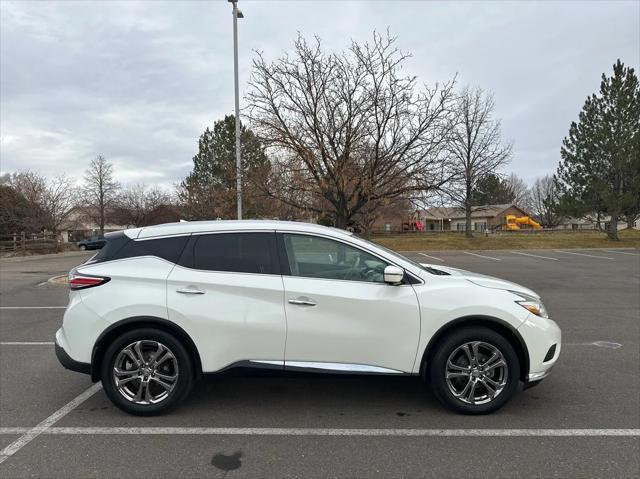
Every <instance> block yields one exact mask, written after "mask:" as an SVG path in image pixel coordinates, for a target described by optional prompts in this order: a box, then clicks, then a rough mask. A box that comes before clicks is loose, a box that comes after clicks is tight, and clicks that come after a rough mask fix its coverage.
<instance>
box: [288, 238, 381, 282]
mask: <svg viewBox="0 0 640 479" xmlns="http://www.w3.org/2000/svg"><path fill="white" fill-rule="evenodd" d="M283 237H284V245H285V249H286V251H287V259H288V261H289V268H290V270H291V275H292V276H302V277H306V278H322V279H339V280H346V281H365V282H369V283H384V269H385V268H386V267H387V266H388V264H387V263H386V262H384V261H382V260H380V259H378V258H377V257H375V256H373V255H371V254H369V253H366V252H364V251H362V250H360V249H358V248H354V247H352V246H349V245H346V244H344V243H341V242H339V241H334V240H330V239H327V238H321V237H318V236H307V235H299V234H284V235H283Z"/></svg>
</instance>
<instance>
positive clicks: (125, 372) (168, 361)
mask: <svg viewBox="0 0 640 479" xmlns="http://www.w3.org/2000/svg"><path fill="white" fill-rule="evenodd" d="M178 374H179V368H178V360H177V359H176V356H175V355H174V354H173V352H172V351H171V350H170V349H169V348H168V347H167V346H165V345H164V344H162V343H160V342H158V341H151V340H141V341H136V342H134V343H131V344H129V345H128V346H126V347H124V348H123V349H122V350H121V351H120V352H119V353H118V355H117V356H116V360H115V362H114V365H113V380H114V384H115V386H116V389H117V390H118V392H119V393H120V394H121V395H122V396H124V397H125V398H126V399H127V400H128V401H130V402H133V403H135V404H141V405H145V404H158V403H160V402H162V401H164V400H165V399H167V398H168V397H169V395H170V394H171V392H172V391H173V390H174V388H175V387H176V384H177V383H178Z"/></svg>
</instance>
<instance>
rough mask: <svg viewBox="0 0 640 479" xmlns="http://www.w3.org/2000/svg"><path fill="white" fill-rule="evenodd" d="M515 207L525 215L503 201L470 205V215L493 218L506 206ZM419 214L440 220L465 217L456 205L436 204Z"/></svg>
mask: <svg viewBox="0 0 640 479" xmlns="http://www.w3.org/2000/svg"><path fill="white" fill-rule="evenodd" d="M511 207H514V208H517V209H518V210H520V211H521V212H522V214H524V215H526V213H525V212H524V211H523V210H522V208H520V207H518V206H516V205H514V204H512V203H505V204H501V205H481V206H473V207H471V217H472V218H494V217H496V216H498V215H500V213H502V212H503V211H504V210H506V209H508V208H511ZM419 214H420V216H421V217H424V219H427V220H440V219H445V220H446V219H462V218H465V217H466V215H465V211H464V208H461V207H458V206H453V207H451V206H439V207H438V206H437V207H434V208H427V209H426V210H423V211H420V213H419Z"/></svg>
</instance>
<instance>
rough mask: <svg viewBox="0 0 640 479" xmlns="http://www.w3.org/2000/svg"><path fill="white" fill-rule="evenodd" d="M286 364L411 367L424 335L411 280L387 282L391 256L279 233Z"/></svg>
mask: <svg viewBox="0 0 640 479" xmlns="http://www.w3.org/2000/svg"><path fill="white" fill-rule="evenodd" d="M279 241H280V252H281V256H285V258H286V260H285V261H286V263H285V264H283V268H285V269H287V270H288V271H285V273H288V274H285V275H284V276H283V281H284V288H285V308H286V311H287V325H288V332H287V345H286V354H285V367H286V368H292V369H293V368H305V369H326V370H335V371H351V372H371V373H399V372H410V371H412V369H413V363H414V361H415V357H416V351H417V348H418V340H419V337H420V311H419V307H418V300H417V297H416V294H415V291H414V290H413V287H412V286H411V285H410V284H403V285H398V286H393V285H389V284H386V283H384V268H385V267H386V266H388V264H389V263H388V262H386V261H385V260H383V259H381V258H379V257H377V256H375V255H373V254H370V253H368V252H366V251H364V250H362V249H360V248H357V247H355V246H353V245H349V244H346V243H344V242H342V241H337V240H334V239H331V238H326V237H321V236H316V235H307V234H289V233H284V234H281V235H279Z"/></svg>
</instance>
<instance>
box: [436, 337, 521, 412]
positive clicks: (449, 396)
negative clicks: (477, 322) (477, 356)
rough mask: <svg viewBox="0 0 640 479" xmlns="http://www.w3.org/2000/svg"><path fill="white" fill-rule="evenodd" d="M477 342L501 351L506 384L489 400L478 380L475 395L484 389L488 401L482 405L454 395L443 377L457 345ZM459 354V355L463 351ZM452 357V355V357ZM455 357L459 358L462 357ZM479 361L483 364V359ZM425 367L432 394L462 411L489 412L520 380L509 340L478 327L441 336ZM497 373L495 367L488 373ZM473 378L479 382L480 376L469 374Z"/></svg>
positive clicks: (514, 353)
mask: <svg viewBox="0 0 640 479" xmlns="http://www.w3.org/2000/svg"><path fill="white" fill-rule="evenodd" d="M477 341H480V342H482V343H484V344H486V345H489V346H491V347H493V348H496V349H497V350H498V351H499V352H500V353H501V354H502V357H503V358H504V362H505V363H506V378H505V381H506V384H504V387H503V388H502V390H501V391H500V392H499V393H498V394H496V395H495V397H493V399H488V398H489V395H488V392H489V390H488V389H487V388H485V387H484V386H483V385H482V383H478V384H479V386H478V394H482V393H483V392H485V393H487V394H486V396H487V399H485V400H487V401H488V402H485V403H483V404H471V403H468V402H465V401H464V400H462V399H460V398H459V397H456V395H455V394H454V393H453V391H452V390H451V388H450V386H449V384H448V383H447V378H446V369H447V362H448V360H449V358H450V356H451V355H452V354H454V353H455V352H456V351H460V350H458V348H459V347H461V346H463V345H465V344H467V343H473V342H477ZM483 347H484V346H483ZM481 350H482V347H481ZM460 354H461V355H462V353H460ZM455 357H456V356H455V355H454V358H455ZM457 357H458V358H460V357H461V356H457ZM485 361H486V359H485ZM480 364H482V360H481V361H480ZM426 366H427V377H428V379H429V383H430V385H431V389H432V391H433V393H434V395H435V396H436V397H437V398H438V400H439V401H440V402H441V403H442V404H444V405H445V406H446V407H448V408H449V409H452V410H454V411H456V412H459V413H462V414H488V413H491V412H493V411H496V410H498V409H500V408H501V407H502V406H504V405H505V404H506V403H507V402H508V401H509V399H511V397H512V396H513V395H514V393H515V392H516V391H517V390H518V385H519V382H520V361H519V360H518V355H517V354H516V352H515V350H514V349H513V346H511V343H509V341H508V340H507V339H506V338H505V337H504V336H502V335H501V334H500V333H497V332H496V331H494V330H492V329H489V328H485V327H481V326H471V327H466V328H461V329H459V330H455V331H452V332H451V333H450V334H448V335H447V336H445V337H444V338H442V339H441V340H440V341H438V343H437V344H436V345H435V349H434V353H433V354H432V355H431V358H430V360H429V362H428V364H427V365H426ZM504 370H505V369H502V371H504ZM497 372H498V371H496V370H492V371H491V372H490V373H488V374H496V373H497ZM459 380H460V381H462V382H460V383H459V384H461V385H462V384H465V382H466V381H467V379H466V377H462V378H460V379H459ZM476 380H477V381H481V379H475V378H474V379H472V376H469V381H476ZM471 384H473V383H471ZM461 387H462V386H461Z"/></svg>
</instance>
